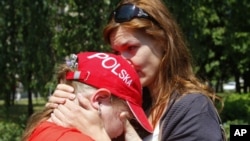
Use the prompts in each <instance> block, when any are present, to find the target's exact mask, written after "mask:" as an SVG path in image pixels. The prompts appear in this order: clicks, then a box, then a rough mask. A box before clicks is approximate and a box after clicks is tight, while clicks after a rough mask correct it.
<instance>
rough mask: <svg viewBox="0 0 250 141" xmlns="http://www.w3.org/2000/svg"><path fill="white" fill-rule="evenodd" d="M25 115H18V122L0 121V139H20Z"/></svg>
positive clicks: (17, 140)
mask: <svg viewBox="0 0 250 141" xmlns="http://www.w3.org/2000/svg"><path fill="white" fill-rule="evenodd" d="M26 119H27V117H26V116H25V115H21V116H19V120H18V122H11V121H0V141H20V139H21V136H22V133H23V130H24V128H25V125H24V123H26Z"/></svg>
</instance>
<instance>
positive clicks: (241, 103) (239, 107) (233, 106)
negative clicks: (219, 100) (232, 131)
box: [220, 94, 250, 123]
mask: <svg viewBox="0 0 250 141" xmlns="http://www.w3.org/2000/svg"><path fill="white" fill-rule="evenodd" d="M249 103H250V94H229V95H227V96H225V97H224V108H223V110H222V112H221V113H220V115H221V118H222V121H224V122H226V121H234V120H242V121H244V122H245V123H250V104H249Z"/></svg>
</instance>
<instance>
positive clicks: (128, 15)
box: [115, 5, 137, 23]
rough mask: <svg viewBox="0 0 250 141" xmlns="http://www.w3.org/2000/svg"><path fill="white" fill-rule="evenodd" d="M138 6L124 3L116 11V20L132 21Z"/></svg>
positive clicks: (119, 21)
mask: <svg viewBox="0 0 250 141" xmlns="http://www.w3.org/2000/svg"><path fill="white" fill-rule="evenodd" d="M136 10H137V9H136V7H135V6H133V5H123V6H121V7H119V8H118V9H116V11H115V21H116V22H118V23H121V22H125V21H130V20H131V19H132V18H134V16H136V15H135V13H136Z"/></svg>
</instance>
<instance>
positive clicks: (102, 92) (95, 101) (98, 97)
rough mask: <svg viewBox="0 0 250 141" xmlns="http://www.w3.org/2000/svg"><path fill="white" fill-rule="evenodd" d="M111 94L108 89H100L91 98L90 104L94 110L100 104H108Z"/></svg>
mask: <svg viewBox="0 0 250 141" xmlns="http://www.w3.org/2000/svg"><path fill="white" fill-rule="evenodd" d="M110 97H111V92H110V91H109V90H108V89H105V88H100V89H98V90H97V91H96V92H95V93H94V94H93V95H92V97H91V104H92V105H93V107H95V108H96V109H98V108H99V106H100V104H101V103H105V102H109V101H110Z"/></svg>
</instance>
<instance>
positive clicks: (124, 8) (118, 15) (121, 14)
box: [111, 3, 159, 25]
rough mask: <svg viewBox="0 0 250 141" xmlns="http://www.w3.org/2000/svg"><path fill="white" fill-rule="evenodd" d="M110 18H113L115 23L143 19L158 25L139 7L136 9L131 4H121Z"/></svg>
mask: <svg viewBox="0 0 250 141" xmlns="http://www.w3.org/2000/svg"><path fill="white" fill-rule="evenodd" d="M112 17H114V20H115V22H117V23H123V22H128V21H130V20H132V19H134V18H145V19H149V20H151V21H153V22H154V23H156V24H157V25H159V23H158V22H157V21H156V20H155V19H154V18H153V17H151V16H150V15H149V14H148V13H147V12H146V11H144V10H143V9H141V8H139V7H136V6H135V5H134V4H131V3H127V4H123V5H120V6H119V7H117V8H116V9H115V10H114V11H113V12H112V14H111V18H112Z"/></svg>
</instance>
